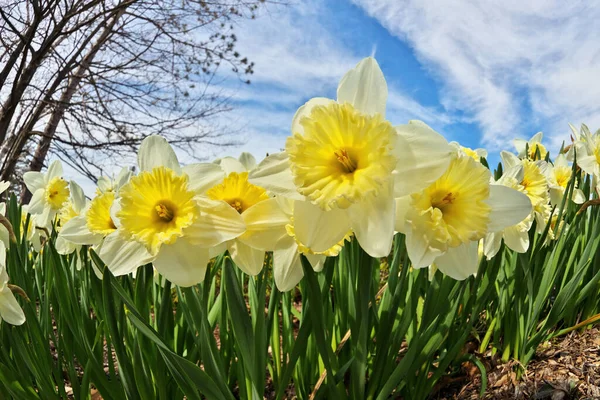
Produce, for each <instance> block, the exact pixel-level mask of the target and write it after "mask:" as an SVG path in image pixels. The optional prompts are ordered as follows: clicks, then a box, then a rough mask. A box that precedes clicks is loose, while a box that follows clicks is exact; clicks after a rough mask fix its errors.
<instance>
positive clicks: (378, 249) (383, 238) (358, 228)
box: [348, 182, 396, 257]
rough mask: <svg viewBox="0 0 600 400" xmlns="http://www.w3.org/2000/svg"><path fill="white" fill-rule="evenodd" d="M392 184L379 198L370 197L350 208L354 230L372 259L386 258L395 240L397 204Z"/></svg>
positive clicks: (386, 187) (381, 191)
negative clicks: (393, 195)
mask: <svg viewBox="0 0 600 400" xmlns="http://www.w3.org/2000/svg"><path fill="white" fill-rule="evenodd" d="M392 190H393V188H392V183H391V182H390V183H389V184H388V185H387V186H385V187H383V188H382V189H381V190H380V192H379V193H378V194H377V196H373V195H371V196H368V197H367V198H365V199H364V200H363V201H362V202H360V203H356V204H353V205H352V206H350V207H349V208H348V216H349V218H350V221H351V222H350V223H351V226H352V230H353V231H354V234H355V235H356V239H358V243H360V246H361V247H362V248H363V249H364V250H365V251H366V252H367V254H369V255H370V256H371V257H386V256H387V255H389V254H390V251H391V249H392V239H393V238H394V225H395V222H396V220H395V209H396V202H395V201H394V198H393V197H392Z"/></svg>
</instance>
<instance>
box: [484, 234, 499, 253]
mask: <svg viewBox="0 0 600 400" xmlns="http://www.w3.org/2000/svg"><path fill="white" fill-rule="evenodd" d="M502 236H503V233H502V232H492V233H488V234H487V235H485V238H484V239H483V254H484V255H485V257H486V258H487V259H488V260H491V259H492V257H494V256H495V255H496V254H498V251H499V250H500V246H501V245H502Z"/></svg>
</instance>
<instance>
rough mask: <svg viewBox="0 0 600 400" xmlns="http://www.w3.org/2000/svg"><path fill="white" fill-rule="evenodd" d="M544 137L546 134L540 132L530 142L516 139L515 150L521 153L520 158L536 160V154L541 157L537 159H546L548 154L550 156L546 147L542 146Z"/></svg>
mask: <svg viewBox="0 0 600 400" xmlns="http://www.w3.org/2000/svg"><path fill="white" fill-rule="evenodd" d="M543 137H544V134H543V133H542V132H538V133H536V134H535V135H533V136H532V137H531V139H529V140H528V141H527V140H523V139H515V140H514V141H513V143H514V144H515V148H516V149H517V152H518V153H519V158H528V159H530V160H535V159H536V154H537V153H538V152H539V157H538V158H537V159H538V160H543V159H545V158H546V154H548V150H546V147H545V146H544V145H543V144H542V139H543Z"/></svg>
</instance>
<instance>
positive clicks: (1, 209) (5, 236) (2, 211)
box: [0, 181, 10, 248]
mask: <svg viewBox="0 0 600 400" xmlns="http://www.w3.org/2000/svg"><path fill="white" fill-rule="evenodd" d="M9 187H10V182H5V181H0V194H2V193H4V192H5V191H6V189H8V188H9ZM0 216H2V217H4V218H3V220H2V223H0V241H1V242H2V243H4V246H5V248H8V247H9V246H10V233H9V230H8V229H9V227H7V226H5V225H4V224H5V223H8V220H7V219H6V218H5V217H6V204H5V203H0ZM9 226H10V225H9Z"/></svg>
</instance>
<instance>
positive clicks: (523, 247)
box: [504, 226, 529, 253]
mask: <svg viewBox="0 0 600 400" xmlns="http://www.w3.org/2000/svg"><path fill="white" fill-rule="evenodd" d="M504 243H505V244H506V245H507V246H508V248H509V249H511V250H514V251H516V252H517V253H525V252H526V251H527V249H528V248H529V233H528V232H527V231H525V232H521V231H519V228H517V227H516V226H510V227H508V228H506V229H505V230H504Z"/></svg>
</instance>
